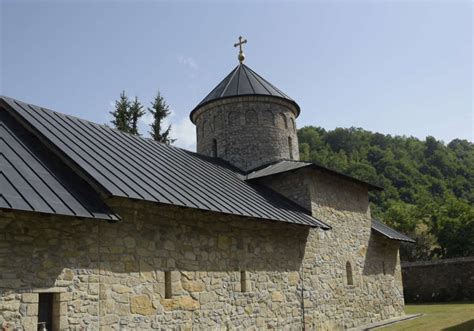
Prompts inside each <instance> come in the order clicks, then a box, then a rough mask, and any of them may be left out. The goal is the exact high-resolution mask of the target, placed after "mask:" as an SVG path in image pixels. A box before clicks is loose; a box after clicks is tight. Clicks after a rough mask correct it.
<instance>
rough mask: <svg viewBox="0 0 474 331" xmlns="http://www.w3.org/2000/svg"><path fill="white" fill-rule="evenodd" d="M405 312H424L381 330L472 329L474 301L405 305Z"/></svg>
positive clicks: (465, 330) (430, 330) (473, 329)
mask: <svg viewBox="0 0 474 331" xmlns="http://www.w3.org/2000/svg"><path fill="white" fill-rule="evenodd" d="M405 313H407V314H419V313H422V314H425V315H424V316H421V317H418V318H416V319H413V320H410V321H406V322H400V323H397V324H393V325H391V326H388V327H385V328H382V329H381V330H384V331H387V330H392V331H393V330H417V331H418V330H420V331H423V330H427V331H435V330H445V331H458V330H459V331H474V303H460V304H431V305H407V306H406V308H405Z"/></svg>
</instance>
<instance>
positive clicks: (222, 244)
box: [217, 234, 231, 250]
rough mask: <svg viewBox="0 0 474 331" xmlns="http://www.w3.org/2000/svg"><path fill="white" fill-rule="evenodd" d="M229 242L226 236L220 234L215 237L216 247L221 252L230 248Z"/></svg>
mask: <svg viewBox="0 0 474 331" xmlns="http://www.w3.org/2000/svg"><path fill="white" fill-rule="evenodd" d="M230 243H231V240H230V238H229V237H228V236H225V235H222V234H220V235H219V236H218V237H217V247H218V248H220V249H223V250H228V249H229V247H230Z"/></svg>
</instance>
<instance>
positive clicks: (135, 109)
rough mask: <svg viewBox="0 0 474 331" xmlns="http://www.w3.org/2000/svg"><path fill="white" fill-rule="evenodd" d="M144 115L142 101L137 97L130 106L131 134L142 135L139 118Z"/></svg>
mask: <svg viewBox="0 0 474 331" xmlns="http://www.w3.org/2000/svg"><path fill="white" fill-rule="evenodd" d="M143 115H145V110H143V106H142V104H141V103H140V101H138V98H137V97H135V100H134V101H133V102H132V103H131V104H130V108H129V120H130V122H129V127H130V133H131V134H134V135H140V134H139V133H138V120H139V119H140V117H142V116H143Z"/></svg>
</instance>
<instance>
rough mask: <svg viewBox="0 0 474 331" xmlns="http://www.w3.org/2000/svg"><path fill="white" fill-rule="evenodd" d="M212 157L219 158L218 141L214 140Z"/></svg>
mask: <svg viewBox="0 0 474 331" xmlns="http://www.w3.org/2000/svg"><path fill="white" fill-rule="evenodd" d="M212 157H217V140H216V139H212Z"/></svg>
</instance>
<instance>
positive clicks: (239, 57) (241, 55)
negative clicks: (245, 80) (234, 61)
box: [234, 36, 247, 63]
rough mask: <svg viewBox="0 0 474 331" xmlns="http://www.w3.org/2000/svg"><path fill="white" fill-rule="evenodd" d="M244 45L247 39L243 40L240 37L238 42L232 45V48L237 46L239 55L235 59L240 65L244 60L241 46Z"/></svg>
mask: <svg viewBox="0 0 474 331" xmlns="http://www.w3.org/2000/svg"><path fill="white" fill-rule="evenodd" d="M246 43H247V39H244V38H243V37H242V36H240V37H239V42H238V43H235V44H234V47H237V46H239V55H238V57H237V58H238V59H239V62H240V63H242V62H244V60H245V54H244V52H243V51H242V45H243V44H246Z"/></svg>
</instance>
